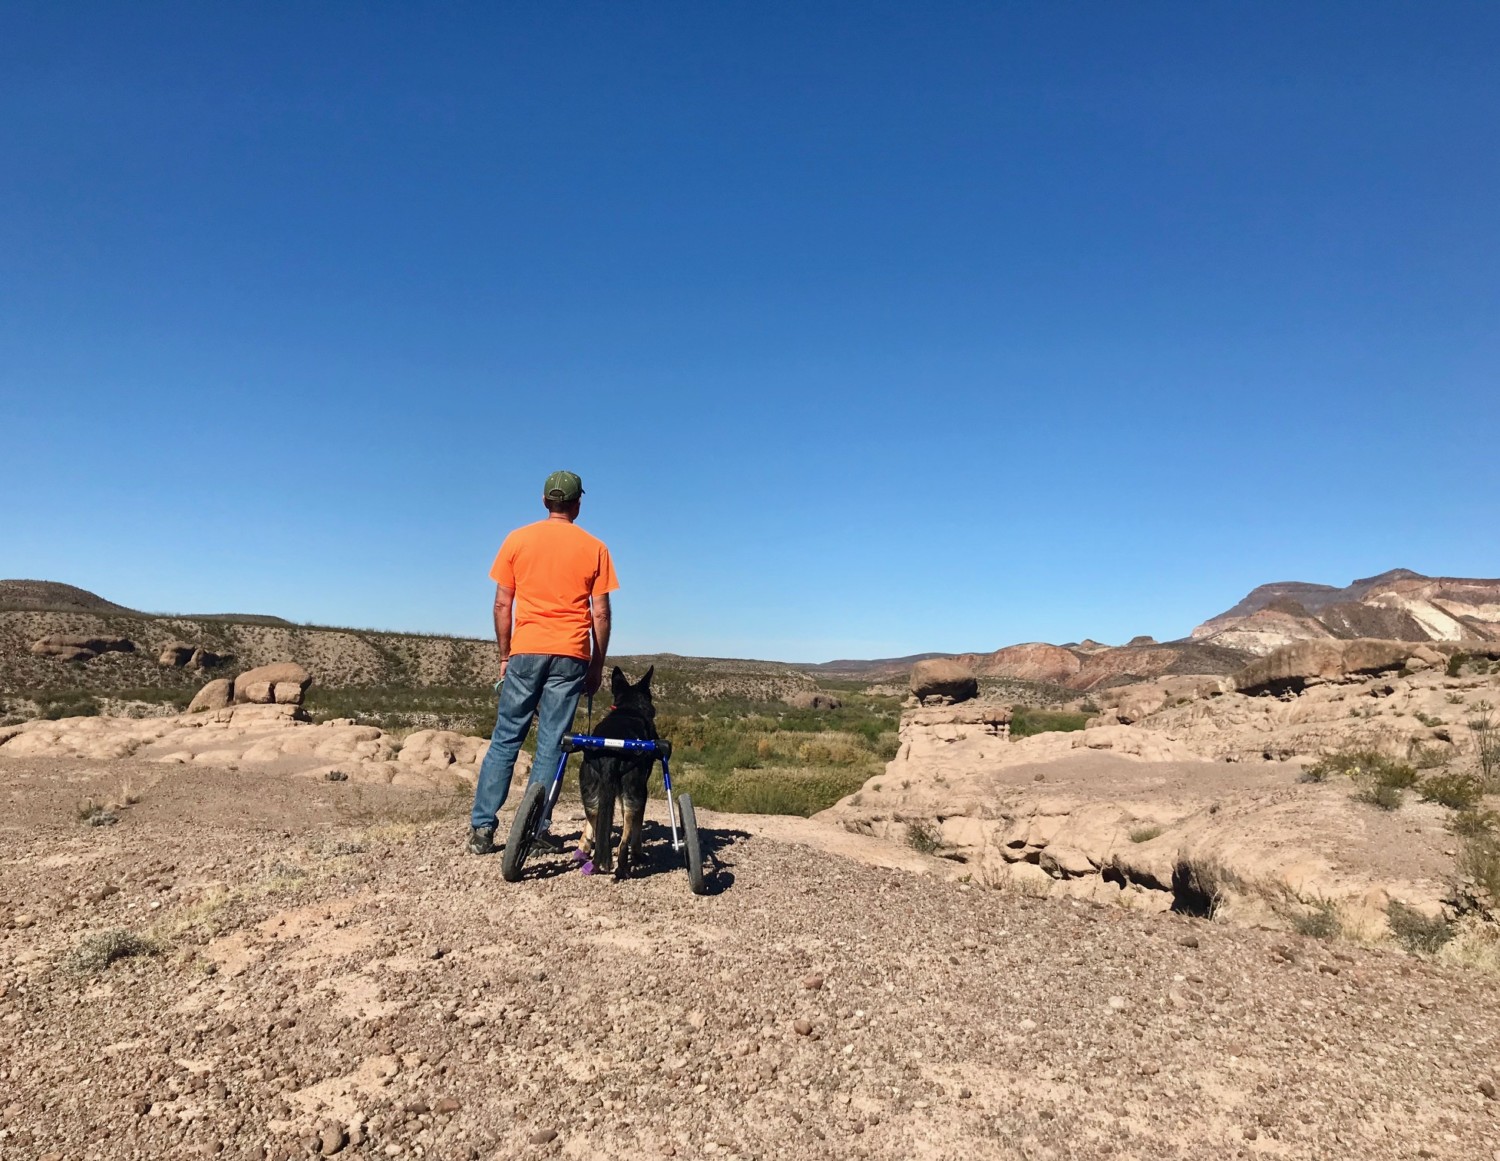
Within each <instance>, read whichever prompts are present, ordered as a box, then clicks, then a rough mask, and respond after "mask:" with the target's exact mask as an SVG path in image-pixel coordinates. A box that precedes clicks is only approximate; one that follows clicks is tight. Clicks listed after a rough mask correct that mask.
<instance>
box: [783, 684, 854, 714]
mask: <svg viewBox="0 0 1500 1161" xmlns="http://www.w3.org/2000/svg"><path fill="white" fill-rule="evenodd" d="M782 700H783V701H784V702H786V704H787V705H789V706H791V707H792V708H793V709H808V710H836V709H838V708H839V706H841V705H843V704H844V703H843V702H841V701H840V700H839V699H838V698H836V697H834V696H833V694H831V693H822V692H820V691H819V690H815V689H803V690H799V691H798V692H796V693H792V694H788V695H787V696H786V697H784V698H782Z"/></svg>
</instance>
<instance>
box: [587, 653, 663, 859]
mask: <svg viewBox="0 0 1500 1161" xmlns="http://www.w3.org/2000/svg"><path fill="white" fill-rule="evenodd" d="M655 671H656V667H655V666H654V665H653V666H652V667H651V668H650V669H648V670H646V676H645V677H643V678H641V679H640V681H638V682H636V683H635V684H634V685H631V684H630V679H629V678H627V677H626V676H625V675H624V674H623V673H621V672H620V669H619V667H618V666H616V667H615V669H614V672H612V673H611V674H610V677H609V688H610V692H611V693H612V694H613V695H614V699H615V704H614V705H612V706H611V707H610V710H609V713H607V714H605V715H604V717H602V718H601V719H600V720H599V724H598V726H596V727H595V729H594V733H595V734H596V735H598V736H599V737H601V738H640V739H645V740H647V741H653V742H654V741H655V740H656V706H655V704H654V703H653V702H652V701H651V675H652V674H653V673H654V672H655ZM655 761H656V759H655V757H654V756H652V755H650V754H626V753H611V752H609V751H607V750H604V751H597V750H596V751H593V752H592V753H587V754H585V755H584V756H583V767H582V769H581V770H580V771H579V774H578V789H579V793H580V794H581V795H582V797H583V812H584V815H585V816H586V817H587V819H588V822H587V823H585V824H584V828H583V841H582V842H581V843H579V845H578V849H579V850H580V851H581V852H582V853H583V855H584V856H585V858H589V859H590V860H591V863H585V864H584V870H586V871H589V872H590V873H593V872H595V871H599V872H604V873H606V874H607V873H608V872H609V871H610V870H611V869H613V871H614V874H615V878H616V879H626V878H629V877H630V872H631V870H632V868H633V867H634V866H635V865H636V864H638V863H640V862H641V825H642V823H643V822H644V821H645V817H646V782H647V780H648V779H650V777H651V766H652V764H653V763H654V762H655ZM617 797H618V798H619V799H620V800H621V801H622V802H623V803H624V805H625V817H624V819H623V821H622V823H621V827H620V861H619V864H618V865H615V861H614V851H613V838H614V833H613V832H614V824H615V799H616V798H617Z"/></svg>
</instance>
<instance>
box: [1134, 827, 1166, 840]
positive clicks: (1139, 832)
mask: <svg viewBox="0 0 1500 1161" xmlns="http://www.w3.org/2000/svg"><path fill="white" fill-rule="evenodd" d="M1161 830H1162V828H1161V827H1159V826H1156V825H1154V824H1153V825H1151V826H1138V827H1136V828H1135V829H1134V830H1133V831H1131V832H1130V841H1131V842H1133V843H1149V842H1150V841H1151V840H1152V839H1154V838H1155V837H1156V836H1157V835H1159V834H1161Z"/></svg>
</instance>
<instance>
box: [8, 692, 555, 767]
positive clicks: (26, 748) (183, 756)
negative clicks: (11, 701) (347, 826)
mask: <svg viewBox="0 0 1500 1161" xmlns="http://www.w3.org/2000/svg"><path fill="white" fill-rule="evenodd" d="M210 684H211V685H212V684H215V683H210ZM225 684H227V682H226V683H225ZM260 684H264V683H260ZM207 688H208V687H207V686H205V687H204V689H205V690H207ZM488 748H489V742H488V741H487V740H486V739H484V738H474V737H469V736H467V735H464V734H456V733H452V732H449V731H446V730H422V731H419V732H418V733H415V734H412V735H411V736H410V737H408V738H407V739H406V740H405V741H404V743H403V741H402V740H401V739H398V738H394V737H392V736H391V735H389V734H386V733H384V732H383V731H381V730H379V729H377V728H375V727H374V726H361V725H356V724H355V723H354V722H352V721H348V720H340V721H333V722H327V723H324V724H322V725H312V724H310V723H308V722H305V721H302V720H300V718H299V716H298V714H297V709H296V707H295V706H290V705H274V704H271V705H231V706H226V707H223V708H219V709H215V710H209V711H205V712H196V713H186V714H182V715H181V716H178V717H168V718H105V717H87V718H63V719H61V720H58V721H33V722H26V723H24V724H22V725H19V726H8V727H5V728H4V729H0V758H12V757H15V758H24V757H55V758H90V759H118V758H137V759H141V760H144V761H148V762H161V763H168V764H181V765H188V764H192V765H206V766H235V767H238V768H240V769H241V770H246V769H247V768H262V769H266V770H269V771H274V772H276V773H281V774H295V775H302V776H306V777H309V778H325V777H327V776H328V775H329V774H330V773H338V774H342V775H344V776H345V778H346V779H347V780H349V781H353V782H378V783H385V784H390V785H397V786H418V787H429V788H430V787H442V788H451V787H453V786H455V785H456V784H457V783H460V782H461V783H463V784H465V785H467V786H472V785H473V784H474V781H475V779H476V778H477V776H478V771H479V764H480V762H482V761H483V760H484V755H485V753H486V751H487V750H488ZM530 762H531V759H530V756H529V755H527V754H525V753H524V752H523V753H522V754H521V755H520V758H519V759H518V760H517V764H516V775H517V777H518V778H519V779H520V780H521V781H522V782H524V781H525V778H526V775H527V774H528V773H529V772H530V769H531V766H530Z"/></svg>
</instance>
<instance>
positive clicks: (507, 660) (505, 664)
mask: <svg viewBox="0 0 1500 1161" xmlns="http://www.w3.org/2000/svg"><path fill="white" fill-rule="evenodd" d="M509 665H510V658H509V657H503V656H502V657H501V658H500V681H504V680H505V670H506V668H507V667H508V666H509ZM495 684H496V685H499V684H500V682H498V681H497V682H496V683H495Z"/></svg>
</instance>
